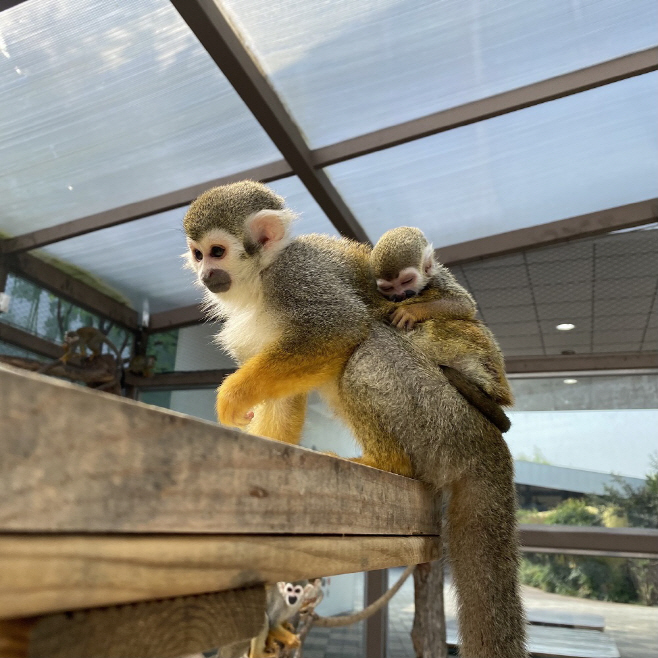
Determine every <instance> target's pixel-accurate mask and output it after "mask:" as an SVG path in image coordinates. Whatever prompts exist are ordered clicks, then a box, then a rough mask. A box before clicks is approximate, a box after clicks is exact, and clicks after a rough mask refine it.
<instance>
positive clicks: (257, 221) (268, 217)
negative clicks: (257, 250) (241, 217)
mask: <svg viewBox="0 0 658 658" xmlns="http://www.w3.org/2000/svg"><path fill="white" fill-rule="evenodd" d="M290 220H291V217H290V214H289V213H288V212H286V211H285V210H283V211H282V210H261V211H260V212H257V213H256V214H255V215H252V216H251V217H250V218H249V219H248V220H247V224H246V228H247V231H248V233H249V235H250V236H251V238H252V240H253V241H254V242H257V243H258V244H261V245H262V246H263V249H265V250H269V249H272V248H274V247H276V246H281V242H282V240H284V239H285V238H286V237H287V236H288V227H289V226H290Z"/></svg>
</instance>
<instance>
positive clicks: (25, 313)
mask: <svg viewBox="0 0 658 658" xmlns="http://www.w3.org/2000/svg"><path fill="white" fill-rule="evenodd" d="M5 292H6V293H7V294H8V295H9V297H10V302H9V309H8V311H7V313H3V314H2V315H0V322H6V323H7V324H10V325H13V326H14V327H17V328H19V329H22V330H23V331H26V332H27V333H30V334H33V335H35V336H39V338H44V339H45V340H49V341H51V342H53V343H62V342H63V341H64V335H65V333H66V332H67V331H74V330H76V329H79V328H80V327H96V328H97V329H99V330H100V331H101V332H102V333H103V334H104V335H105V336H107V337H108V339H109V340H111V341H112V343H113V344H114V345H115V346H116V347H117V349H118V350H119V353H120V354H121V356H122V357H124V358H128V357H129V356H130V352H131V349H132V334H131V333H130V332H129V331H127V330H125V329H123V328H121V327H117V326H116V325H115V324H114V323H113V322H112V321H111V320H108V319H106V318H101V317H100V316H98V315H95V314H94V313H90V312H89V311H86V310H84V309H82V308H80V307H79V306H76V305H75V304H72V303H70V302H68V301H66V300H65V299H62V298H61V297H59V296H57V295H55V294H53V293H51V292H49V291H47V290H44V289H43V288H41V287H39V286H37V285H35V284H34V283H32V282H31V281H28V280H27V279H24V278H22V277H20V276H16V275H14V274H9V275H8V277H7V285H6V289H5ZM104 349H105V350H106V351H107V350H108V349H109V348H108V347H107V346H105V347H104Z"/></svg>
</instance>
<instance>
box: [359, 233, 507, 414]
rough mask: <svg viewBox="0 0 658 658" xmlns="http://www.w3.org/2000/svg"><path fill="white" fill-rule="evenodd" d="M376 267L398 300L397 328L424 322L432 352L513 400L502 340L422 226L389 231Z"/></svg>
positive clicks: (422, 332) (374, 257)
mask: <svg viewBox="0 0 658 658" xmlns="http://www.w3.org/2000/svg"><path fill="white" fill-rule="evenodd" d="M370 266H371V268H372V273H373V276H374V277H375V279H376V282H377V289H378V290H379V292H380V293H381V294H382V295H383V296H384V297H385V298H386V299H388V300H389V301H391V302H393V303H394V304H392V306H391V309H392V310H391V316H390V317H391V322H392V324H393V325H394V326H395V327H397V328H399V329H402V328H404V329H413V328H414V327H415V326H416V323H417V322H419V323H422V326H421V327H419V330H418V332H417V335H415V337H414V340H416V341H418V342H419V343H421V344H422V349H423V351H424V352H425V353H426V354H428V355H431V356H432V358H433V359H434V360H436V361H437V363H438V364H440V365H443V366H450V367H452V368H454V369H455V370H458V371H459V372H460V373H462V374H463V375H464V376H465V377H466V378H467V379H469V380H471V381H472V382H474V383H475V384H477V385H478V386H479V387H480V388H481V389H482V390H483V391H484V392H485V393H486V394H487V395H488V396H489V397H490V398H491V399H492V400H493V401H494V402H496V403H497V404H499V405H503V406H511V405H512V404H513V402H514V399H513V396H512V391H511V389H510V386H509V383H508V381H507V377H506V376H505V362H504V360H503V355H502V353H501V351H500V347H498V343H497V342H496V339H495V338H494V336H493V334H492V333H491V331H490V330H489V329H488V328H487V327H486V326H485V325H484V323H483V322H481V321H479V320H476V319H475V313H476V310H477V308H476V305H475V300H474V299H473V297H471V295H470V294H469V293H468V292H467V291H466V289H465V288H463V287H462V286H461V285H460V284H459V283H458V281H457V279H455V277H454V275H453V274H452V273H451V272H450V270H448V268H447V267H444V266H443V265H441V264H440V263H439V262H437V260H436V257H435V255H434V248H433V247H432V245H431V244H430V243H429V242H428V241H427V238H426V237H425V235H424V234H423V232H422V231H421V230H420V229H417V228H412V227H410V226H403V227H400V228H396V229H393V230H391V231H387V232H386V233H384V235H383V236H382V237H381V238H380V239H379V241H378V242H377V244H376V245H375V247H374V248H373V250H372V253H371V254H370ZM448 376H449V375H448ZM467 397H468V396H467ZM501 413H502V412H501Z"/></svg>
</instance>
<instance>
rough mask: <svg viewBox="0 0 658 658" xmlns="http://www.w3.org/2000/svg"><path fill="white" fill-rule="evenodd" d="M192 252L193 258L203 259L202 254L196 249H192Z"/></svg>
mask: <svg viewBox="0 0 658 658" xmlns="http://www.w3.org/2000/svg"><path fill="white" fill-rule="evenodd" d="M192 253H193V254H194V258H195V260H198V261H202V260H203V254H202V253H201V252H200V251H199V250H198V249H193V250H192Z"/></svg>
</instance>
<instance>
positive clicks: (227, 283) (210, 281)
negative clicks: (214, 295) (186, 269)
mask: <svg viewBox="0 0 658 658" xmlns="http://www.w3.org/2000/svg"><path fill="white" fill-rule="evenodd" d="M201 281H202V282H203V285H204V286H206V288H208V290H210V292H226V291H227V290H228V289H229V288H230V287H231V275H230V274H229V273H228V272H227V271H226V270H210V271H209V272H208V274H206V276H204V277H203V278H202V279H201Z"/></svg>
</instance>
